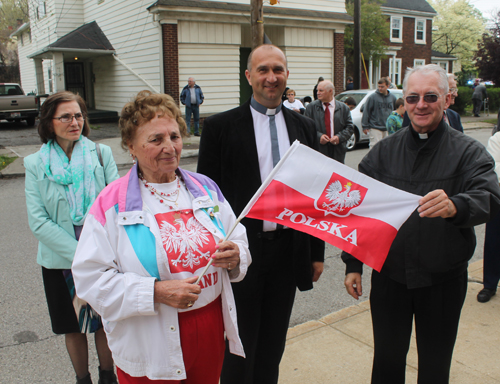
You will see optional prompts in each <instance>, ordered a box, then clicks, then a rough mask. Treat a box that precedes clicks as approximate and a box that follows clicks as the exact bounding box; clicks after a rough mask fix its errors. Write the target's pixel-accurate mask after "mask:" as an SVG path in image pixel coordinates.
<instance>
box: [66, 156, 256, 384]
mask: <svg viewBox="0 0 500 384" xmlns="http://www.w3.org/2000/svg"><path fill="white" fill-rule="evenodd" d="M178 174H180V176H181V177H182V179H183V180H184V182H185V184H186V187H187V189H188V191H189V192H190V194H191V195H192V202H193V214H194V217H195V218H196V219H197V220H198V221H199V222H200V223H201V224H202V225H203V226H204V227H205V228H206V229H207V230H208V231H210V233H211V234H212V235H213V237H214V239H215V241H216V242H218V241H219V240H220V239H222V238H223V237H224V235H223V234H222V233H221V230H220V229H219V228H218V225H220V224H222V226H223V227H224V230H225V232H226V233H227V232H228V231H229V230H230V229H231V228H232V226H233V225H234V223H235V222H236V217H235V216H234V213H233V211H232V209H231V207H230V205H229V203H228V202H227V200H225V199H224V196H223V195H222V193H221V191H220V190H219V188H218V187H217V185H216V184H215V183H214V182H213V181H212V180H211V179H210V178H208V177H206V176H203V175H200V174H197V173H192V172H189V171H185V170H181V169H179V170H178ZM139 183H140V181H139V178H138V176H137V166H134V167H133V168H132V169H131V170H130V171H129V172H128V173H127V175H126V176H124V177H122V178H120V179H118V180H116V181H115V182H113V183H111V184H110V185H108V186H107V187H106V188H105V189H104V190H103V191H102V192H101V194H100V195H99V196H98V198H97V199H96V201H95V203H94V205H93V206H92V208H91V210H90V212H89V214H88V216H87V219H86V221H85V225H84V228H83V231H82V234H81V237H80V241H79V243H78V247H77V250H76V254H75V258H74V261H73V267H72V270H73V277H74V280H75V287H76V292H78V296H79V297H80V298H82V299H83V300H85V301H87V302H88V303H89V304H90V305H91V306H92V307H93V308H94V309H95V310H96V311H97V312H98V313H99V314H100V315H101V316H102V321H103V324H104V330H105V331H106V334H107V337H108V343H109V348H110V349H111V352H112V353H113V359H114V361H115V364H116V365H117V366H118V367H119V368H120V369H122V370H123V371H124V372H126V373H128V374H129V375H131V376H147V377H148V378H149V379H151V380H182V379H185V378H186V370H185V367H184V362H183V356H182V350H181V342H180V336H179V323H178V312H177V309H176V308H173V307H170V306H168V305H164V304H158V303H156V304H155V303H154V300H153V299H154V297H153V296H154V283H155V281H156V280H171V279H172V275H171V273H170V269H169V263H168V258H167V254H166V252H165V249H164V248H163V245H162V241H161V236H160V229H159V227H158V224H157V222H156V219H155V217H154V215H153V214H152V213H151V212H150V211H149V209H148V208H147V206H145V205H144V203H143V201H142V198H141V192H140V185H139ZM217 207H218V209H217ZM217 211H218V212H217ZM210 212H211V213H212V215H210V214H209V213H210ZM214 213H215V215H214ZM211 216H212V217H211ZM229 240H231V241H233V242H234V243H235V244H237V245H238V247H239V250H240V265H239V271H237V270H236V268H235V269H233V270H232V271H231V278H230V277H229V274H228V273H227V270H226V269H224V270H223V271H222V274H221V275H222V276H221V280H222V293H221V299H222V314H223V320H224V329H225V332H226V337H227V339H228V340H229V348H230V351H231V353H234V354H236V355H240V356H243V357H244V356H245V354H244V351H243V346H242V344H241V341H240V338H239V336H238V326H237V322H236V306H235V303H234V297H233V293H232V289H231V284H230V281H232V282H237V281H240V280H242V279H243V277H244V276H245V274H246V272H247V268H248V266H249V264H250V262H251V257H250V253H249V251H248V242H247V236H246V230H245V227H244V226H242V225H241V224H238V225H237V227H236V229H235V230H234V231H233V233H232V235H231V236H230V238H229ZM233 271H235V272H233ZM233 275H235V276H233Z"/></svg>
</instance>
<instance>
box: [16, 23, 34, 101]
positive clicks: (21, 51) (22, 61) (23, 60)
mask: <svg viewBox="0 0 500 384" xmlns="http://www.w3.org/2000/svg"><path fill="white" fill-rule="evenodd" d="M23 42H24V44H22V45H21V39H20V38H18V39H17V52H18V55H19V69H20V71H21V74H22V76H21V87H22V88H23V90H24V92H26V93H28V92H32V91H33V92H35V93H37V91H38V90H37V87H36V75H35V63H34V62H33V60H31V59H28V58H27V57H26V56H28V55H29V54H30V53H31V43H30V41H29V34H28V32H24V33H23Z"/></svg>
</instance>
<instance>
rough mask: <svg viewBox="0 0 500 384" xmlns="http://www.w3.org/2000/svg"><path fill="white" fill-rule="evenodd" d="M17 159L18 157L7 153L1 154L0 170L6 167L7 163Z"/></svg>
mask: <svg viewBox="0 0 500 384" xmlns="http://www.w3.org/2000/svg"><path fill="white" fill-rule="evenodd" d="M16 159H17V157H16V156H14V157H10V156H5V155H0V170H2V169H4V168H5V167H6V166H7V165H9V164H10V163H12V162H13V161H14V160H16Z"/></svg>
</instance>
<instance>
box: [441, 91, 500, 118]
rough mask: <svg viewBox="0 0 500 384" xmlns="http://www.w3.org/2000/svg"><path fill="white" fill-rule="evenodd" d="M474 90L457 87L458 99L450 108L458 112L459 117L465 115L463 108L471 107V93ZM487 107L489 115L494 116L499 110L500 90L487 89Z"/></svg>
mask: <svg viewBox="0 0 500 384" xmlns="http://www.w3.org/2000/svg"><path fill="white" fill-rule="evenodd" d="M473 92H474V90H473V89H472V88H469V87H458V97H457V98H456V99H455V104H454V105H452V106H451V107H450V108H451V109H453V110H454V111H456V112H458V113H459V114H460V115H463V114H464V113H465V108H466V107H468V106H471V105H472V93H473ZM487 92H488V107H489V109H490V114H491V113H493V114H496V112H497V111H498V108H500V88H488V89H487Z"/></svg>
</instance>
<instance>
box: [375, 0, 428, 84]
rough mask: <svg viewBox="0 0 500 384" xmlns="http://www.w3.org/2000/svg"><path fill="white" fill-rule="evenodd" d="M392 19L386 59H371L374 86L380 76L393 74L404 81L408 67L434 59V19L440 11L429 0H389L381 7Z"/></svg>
mask: <svg viewBox="0 0 500 384" xmlns="http://www.w3.org/2000/svg"><path fill="white" fill-rule="evenodd" d="M381 10H382V13H383V14H384V15H387V17H388V21H389V28H390V31H389V39H388V41H387V45H388V47H387V51H386V55H387V56H386V58H385V59H383V60H381V61H380V62H378V63H373V62H367V67H368V68H369V70H368V72H369V77H370V83H371V84H370V85H371V88H374V87H376V84H377V81H378V79H380V77H382V76H390V77H391V79H392V82H393V83H394V84H397V85H399V84H402V82H403V77H404V70H405V68H408V67H414V66H418V65H425V64H430V63H431V62H432V56H433V55H432V48H431V46H432V19H433V18H434V16H436V15H437V13H436V11H435V10H434V9H433V8H432V7H431V6H430V5H429V3H427V1H425V0H387V1H386V2H385V3H384V4H383V5H382V6H381Z"/></svg>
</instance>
